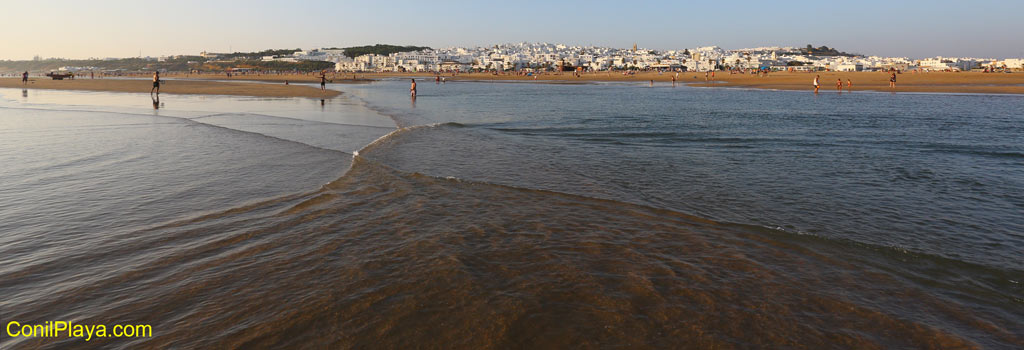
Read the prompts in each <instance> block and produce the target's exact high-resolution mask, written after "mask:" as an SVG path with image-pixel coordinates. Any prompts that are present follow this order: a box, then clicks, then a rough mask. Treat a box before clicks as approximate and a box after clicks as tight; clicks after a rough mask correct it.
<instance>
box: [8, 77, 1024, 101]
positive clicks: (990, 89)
mask: <svg viewBox="0 0 1024 350" xmlns="http://www.w3.org/2000/svg"><path fill="white" fill-rule="evenodd" d="M675 75H676V73H662V74H659V73H658V72H639V73H636V74H631V75H623V74H622V73H621V72H591V73H583V74H581V75H580V76H579V77H576V76H574V75H573V74H572V73H565V74H555V73H542V74H539V75H536V76H525V75H513V74H498V75H495V74H492V73H460V74H458V75H454V74H451V73H445V74H442V75H441V76H442V77H444V78H445V80H446V81H447V82H518V83H542V84H593V83H601V82H628V83H645V82H650V81H652V80H653V81H654V84H655V86H665V85H670V84H672V77H673V76H675ZM715 75H716V76H715V78H714V80H713V81H711V80H709V81H705V80H704V73H703V72H681V73H678V78H677V80H676V84H677V85H688V86H691V87H705V88H743V89H763V90H788V91H813V88H812V85H811V82H812V81H813V80H814V77H815V76H817V75H820V76H821V78H820V81H821V88H820V90H819V91H820V92H821V93H828V92H837V91H839V90H837V89H836V86H835V81H836V79H842V81H843V83H844V86H843V90H842V92H849V91H873V92H883V93H905V92H914V93H970V94H1001V95H1024V74H1021V73H1010V74H1007V73H980V72H955V73H954V72H931V73H903V74H898V75H897V84H896V88H895V89H890V88H889V86H888V84H889V75H888V73H885V72H774V73H770V74H769V75H767V76H758V75H751V74H730V73H729V72H728V71H717V72H716V74H715ZM435 76H436V75H435V74H433V73H416V72H407V73H334V74H329V75H328V80H329V82H330V83H331V84H367V83H371V82H374V81H378V80H384V79H400V78H413V79H422V83H430V82H432V81H433V80H434V77H435ZM165 78H167V79H170V80H165V81H164V83H163V84H161V92H162V93H167V94H194V95H229V96H253V97H304V98H321V99H322V98H332V97H336V96H338V95H340V94H341V92H339V91H335V90H330V89H328V90H327V91H326V92H321V91H320V90H319V89H317V88H316V87H315V84H316V83H317V82H318V81H319V78H317V77H316V75H315V74H262V75H236V76H232V77H227V76H225V75H222V74H198V75H196V74H175V73H170V74H167V75H166V76H165ZM709 79H710V78H709ZM847 80H849V81H852V82H853V88H852V89H849V88H848V87H847V86H846V82H847ZM236 81H237V82H236ZM286 81H287V82H292V83H296V84H298V85H295V84H290V85H285V84H284V82H286ZM253 82H262V83H264V84H253ZM275 83H276V84H275ZM302 84H314V86H308V85H302ZM0 87H2V88H29V89H57V90H87V91H111V92H147V91H149V90H150V89H151V88H152V84H151V83H150V80H149V79H116V78H103V79H88V78H80V79H76V80H51V79H49V78H47V77H30V78H29V84H28V85H22V84H21V79H19V78H0Z"/></svg>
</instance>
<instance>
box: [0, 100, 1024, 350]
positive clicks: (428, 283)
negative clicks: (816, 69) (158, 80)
mask: <svg viewBox="0 0 1024 350" xmlns="http://www.w3.org/2000/svg"><path fill="white" fill-rule="evenodd" d="M336 88H338V89H342V90H343V91H345V92H346V94H345V95H344V97H342V98H339V99H333V100H328V101H325V103H324V105H323V106H321V105H320V102H319V101H317V100H302V99H246V98H235V97H223V98H202V97H194V96H193V97H188V96H178V97H173V96H167V97H164V98H163V99H162V103H163V104H162V105H158V107H159V108H158V109H155V110H154V109H152V107H151V106H150V102H151V101H149V100H148V97H147V96H146V95H133V94H105V93H79V92H62V91H44V92H39V96H37V95H36V92H37V91H35V90H33V91H29V92H28V93H27V96H22V94H21V91H18V90H0V93H2V96H3V102H2V103H0V135H2V137H0V160H2V163H3V164H13V165H14V166H5V167H4V168H3V169H2V170H0V177H2V179H3V181H0V184H2V185H0V203H2V204H0V217H3V218H5V219H4V220H3V221H2V222H0V232H4V234H3V235H2V236H0V295H4V299H3V300H2V301H0V315H3V320H2V321H5V322H6V321H8V320H19V321H21V322H22V323H25V322H26V321H28V322H42V321H46V320H71V321H74V322H76V323H92V324H103V323H106V324H113V323H122V324H124V323H145V324H151V325H152V326H153V328H154V333H155V336H154V337H153V338H139V339H99V340H93V341H90V342H85V341H83V340H81V339H76V338H72V339H62V338H61V339H50V338H47V339H25V338H17V339H11V338H9V337H6V335H5V336H4V337H0V344H2V345H4V347H5V348H6V346H7V345H13V346H14V347H16V348H20V347H30V348H31V347H53V348H68V347H72V348H74V347H81V348H93V347H96V346H100V347H108V348H139V347H143V348H167V347H181V348H211V347H212V348H225V347H227V348H282V347H297V348H325V347H327V348H352V347H357V348H366V347H373V348H376V347H384V348H398V347H402V348H404V347H429V348H565V347H586V348H591V347H601V348H711V347H719V348H750V347H770V348H779V347H793V348H855V349H865V348H898V347H909V348H982V347H984V348H1015V347H1019V346H1021V345H1024V334H1022V327H1024V326H1022V322H1021V320H1022V318H1024V290H1022V287H1021V285H1020V283H1021V281H1022V278H1024V277H1022V276H1024V273H1022V266H1021V262H1022V261H1024V259H1021V258H1022V256H1021V251H1024V249H1022V248H1024V242H1022V236H1021V232H1024V215H1022V214H1021V213H1022V212H1024V211H1022V210H1021V208H1022V207H1024V200H1022V198H1024V197H1022V193H1021V192H1020V191H1019V189H1020V188H1022V187H1024V186H1022V185H1024V183H1022V182H1024V149H1022V145H1024V132H1022V131H1024V130H1022V125H1024V124H1022V123H1021V122H1022V121H1024V120H1022V116H1021V115H1020V113H1019V111H1020V110H1024V108H1022V107H1024V99H1022V98H1019V97H1004V96H954V95H889V94H874V93H853V94H844V95H835V94H820V95H817V96H815V95H812V94H808V93H801V92H773V91H769V92H765V91H745V90H718V89H715V90H709V89H699V88H685V87H679V88H671V87H668V86H657V87H655V88H647V87H642V86H640V85H624V84H595V85H534V84H490V83H448V84H443V85H434V84H420V96H419V98H418V99H417V100H416V101H411V100H410V99H409V98H408V96H406V95H404V93H405V92H406V91H407V90H406V89H407V82H405V81H394V82H381V83H376V84H370V85H359V86H337V87H336ZM395 125H398V126H399V127H401V128H400V129H396V128H395ZM385 135H386V136H385ZM382 136H383V137H382ZM374 140H376V141H374ZM367 145H369V146H367ZM364 146H365V147H364ZM357 151H358V152H357ZM354 153H358V155H357V156H353V155H352V154H354ZM325 183H327V185H323V184H325ZM7 218H12V219H7Z"/></svg>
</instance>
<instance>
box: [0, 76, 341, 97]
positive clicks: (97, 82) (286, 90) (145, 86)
mask: <svg viewBox="0 0 1024 350" xmlns="http://www.w3.org/2000/svg"><path fill="white" fill-rule="evenodd" d="M168 78H171V77H168ZM152 87H153V83H152V81H151V80H149V79H111V78H105V79H89V78H79V79H75V80H52V79H50V78H49V77H29V82H28V84H22V82H21V79H20V78H0V88H12V89H19V88H20V89H45V90H84V91H109V92H136V93H147V92H149V91H150V90H151V89H152ZM160 92H161V93H163V94H178V95H226V96H251V97H303V98H319V99H323V98H333V97H336V96H338V95H341V92H340V91H336V90H330V89H328V90H327V91H320V89H318V88H316V87H312V86H306V85H284V84H280V85H276V84H254V83H249V82H237V83H236V82H225V81H207V80H199V79H177V78H175V79H172V80H163V81H162V82H161V83H160Z"/></svg>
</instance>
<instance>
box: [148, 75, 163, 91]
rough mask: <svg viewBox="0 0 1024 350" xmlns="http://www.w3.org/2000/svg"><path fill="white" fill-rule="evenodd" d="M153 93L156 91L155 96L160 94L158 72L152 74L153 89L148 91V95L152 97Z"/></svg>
mask: <svg viewBox="0 0 1024 350" xmlns="http://www.w3.org/2000/svg"><path fill="white" fill-rule="evenodd" d="M153 91H156V94H157V95H159V94H160V71H156V72H153V88H152V89H149V94H150V95H152V94H153Z"/></svg>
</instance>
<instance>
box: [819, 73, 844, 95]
mask: <svg viewBox="0 0 1024 350" xmlns="http://www.w3.org/2000/svg"><path fill="white" fill-rule="evenodd" d="M820 80H821V76H820V75H815V76H814V93H818V88H819V87H820V85H821V84H820V83H819V81H820ZM836 90H838V91H839V92H843V78H838V79H836ZM846 90H851V91H852V90H853V81H852V80H850V79H849V78H847V79H846Z"/></svg>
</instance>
